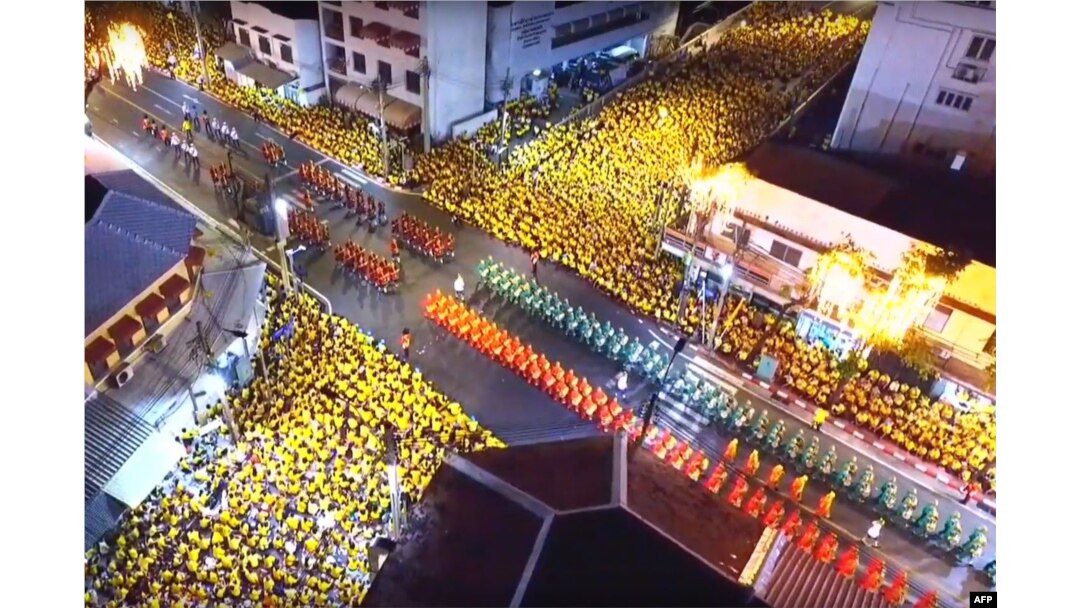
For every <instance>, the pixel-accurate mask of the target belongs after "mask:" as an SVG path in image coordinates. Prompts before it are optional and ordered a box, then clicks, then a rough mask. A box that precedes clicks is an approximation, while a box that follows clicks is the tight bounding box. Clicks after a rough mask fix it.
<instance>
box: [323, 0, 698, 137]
mask: <svg viewBox="0 0 1080 608" xmlns="http://www.w3.org/2000/svg"><path fill="white" fill-rule="evenodd" d="M677 9H678V7H677V3H675V2H552V1H550V0H548V1H540V2H465V1H447V2H330V1H323V2H319V19H320V22H321V32H322V51H323V58H324V61H325V66H326V72H325V73H326V77H327V87H329V90H330V91H332V92H333V95H334V100H335V101H337V102H338V103H341V104H343V105H346V106H350V107H353V108H355V109H358V110H360V111H361V112H363V113H365V114H368V115H369V116H372V117H374V116H377V115H378V94H377V93H376V92H375V91H374V89H373V87H372V85H373V84H374V82H375V81H376V79H379V80H381V81H382V82H383V83H388V86H387V89H386V91H385V94H386V95H387V96H388V97H387V98H386V99H384V102H383V103H384V115H385V117H386V119H387V122H388V123H389V124H390V125H391V126H393V127H395V128H397V129H400V130H408V129H411V128H414V127H420V126H421V123H422V122H423V120H424V116H423V110H422V108H424V106H425V100H424V99H423V96H422V88H423V84H424V83H423V79H424V76H423V74H424V71H423V69H422V67H421V66H422V65H423V63H422V62H423V60H424V59H426V61H427V66H428V69H429V70H430V71H429V77H428V80H427V87H428V100H427V102H426V103H427V107H428V109H429V112H428V116H427V117H426V118H427V121H428V123H429V130H430V133H431V134H432V137H433V139H435V140H441V139H444V138H447V137H449V136H450V135H451V132H452V131H451V128H452V127H453V125H455V124H457V123H460V122H462V121H464V120H466V119H470V118H473V117H476V116H477V115H480V114H482V113H483V112H484V111H485V109H486V107H485V104H490V103H495V102H499V101H501V100H502V99H503V97H504V94H503V91H504V87H505V86H506V85H507V84H509V85H510V97H512V98H514V97H517V96H518V95H520V94H521V92H522V90H523V89H524V90H534V91H535V90H537V87H535V86H534V84H535V83H533V82H532V81H531V80H530V75H531V74H533V72H534V71H535V70H537V69H540V70H545V69H547V68H550V67H552V66H554V65H556V64H559V63H561V62H563V61H566V60H568V59H573V58H576V57H580V56H581V55H584V54H587V53H590V52H594V51H599V50H604V49H607V48H610V47H613V46H618V45H621V44H628V43H629V45H630V46H633V47H634V48H636V49H637V50H638V51H639V52H640V51H643V50H644V47H645V44H646V37H647V35H648V34H650V33H652V32H654V31H657V30H658V29H660V30H662V31H664V32H667V31H673V30H674V26H675V17H676V15H677V12H678V10H677Z"/></svg>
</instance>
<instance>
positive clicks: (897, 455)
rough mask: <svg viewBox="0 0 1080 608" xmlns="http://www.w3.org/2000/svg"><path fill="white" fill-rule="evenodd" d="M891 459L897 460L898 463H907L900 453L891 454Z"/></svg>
mask: <svg viewBox="0 0 1080 608" xmlns="http://www.w3.org/2000/svg"><path fill="white" fill-rule="evenodd" d="M893 458H895V459H897V460H899V461H900V462H907V460H906V459H905V458H904V455H903V454H901V453H900V452H893Z"/></svg>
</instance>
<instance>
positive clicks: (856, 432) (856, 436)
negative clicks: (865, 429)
mask: <svg viewBox="0 0 1080 608" xmlns="http://www.w3.org/2000/svg"><path fill="white" fill-rule="evenodd" d="M852 434H853V435H855V438H856V439H862V438H863V434H862V433H860V432H859V431H855V432H854V433H852Z"/></svg>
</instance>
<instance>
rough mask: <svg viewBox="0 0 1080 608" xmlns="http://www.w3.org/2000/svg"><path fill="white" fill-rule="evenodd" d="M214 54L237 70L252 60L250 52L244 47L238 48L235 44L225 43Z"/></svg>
mask: <svg viewBox="0 0 1080 608" xmlns="http://www.w3.org/2000/svg"><path fill="white" fill-rule="evenodd" d="M214 54H215V55H217V56H218V57H221V58H222V59H223V60H225V61H228V62H229V63H231V64H233V67H237V68H238V67H241V66H243V65H246V64H247V63H248V62H249V61H251V60H252V59H253V57H252V56H251V51H250V50H249V49H248V48H247V47H246V46H240V45H239V44H236V43H235V42H226V43H225V44H223V45H221V46H220V47H219V48H218V50H217V51H215V52H214Z"/></svg>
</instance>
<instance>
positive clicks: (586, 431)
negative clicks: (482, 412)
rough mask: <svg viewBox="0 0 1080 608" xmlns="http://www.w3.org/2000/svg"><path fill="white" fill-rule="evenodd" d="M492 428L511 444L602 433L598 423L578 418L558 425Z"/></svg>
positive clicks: (560, 439)
mask: <svg viewBox="0 0 1080 608" xmlns="http://www.w3.org/2000/svg"><path fill="white" fill-rule="evenodd" d="M490 430H491V432H492V433H493V434H494V435H495V436H496V437H498V438H499V439H501V440H502V441H504V442H506V444H507V445H509V446H518V445H529V444H533V443H546V442H549V441H566V440H569V439H581V438H584V437H595V436H597V435H599V434H600V433H601V431H600V429H599V428H598V427H597V426H596V423H595V422H592V421H590V420H576V421H574V422H571V423H568V424H560V425H557V426H545V427H521V426H519V425H513V426H509V427H506V428H499V427H493V428H491V429H490Z"/></svg>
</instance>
